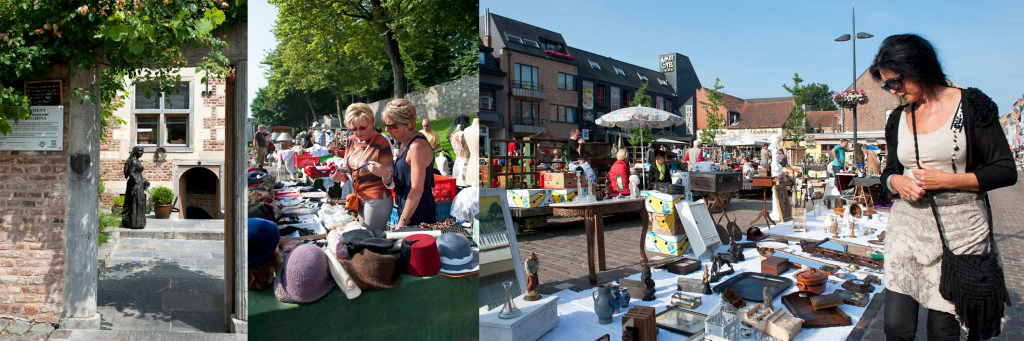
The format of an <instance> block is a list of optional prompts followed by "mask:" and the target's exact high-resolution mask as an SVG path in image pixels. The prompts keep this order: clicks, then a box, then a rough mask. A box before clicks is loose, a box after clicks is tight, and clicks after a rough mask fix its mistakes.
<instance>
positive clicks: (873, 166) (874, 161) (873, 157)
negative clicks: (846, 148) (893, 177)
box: [860, 144, 882, 176]
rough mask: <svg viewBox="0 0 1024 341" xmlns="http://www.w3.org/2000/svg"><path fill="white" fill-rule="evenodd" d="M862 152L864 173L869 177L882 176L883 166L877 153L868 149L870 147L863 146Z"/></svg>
mask: <svg viewBox="0 0 1024 341" xmlns="http://www.w3.org/2000/svg"><path fill="white" fill-rule="evenodd" d="M860 150H861V151H862V152H864V173H866V174H867V175H868V176H877V175H879V174H882V166H881V164H880V163H879V161H878V155H877V154H875V151H873V150H871V149H870V148H868V145H866V144H865V145H861V146H860Z"/></svg>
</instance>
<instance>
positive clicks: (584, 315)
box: [541, 219, 884, 340]
mask: <svg viewBox="0 0 1024 341" xmlns="http://www.w3.org/2000/svg"><path fill="white" fill-rule="evenodd" d="M808 220H810V219H808ZM808 223H810V222H808ZM779 228H781V226H780V227H779ZM775 229H776V228H772V230H775ZM819 229H820V228H819ZM808 230H811V228H810V227H809V228H808ZM790 231H792V230H790ZM772 232H778V231H772ZM794 248H795V249H797V250H799V247H798V246H794ZM727 249H728V247H727V246H722V247H720V248H719V250H718V251H719V252H724V251H726V250H727ZM794 253H798V254H802V253H801V252H794ZM743 255H744V256H746V260H745V261H743V262H740V263H739V264H734V265H733V267H734V268H735V269H736V273H735V274H733V275H730V276H727V277H725V279H722V280H719V282H717V283H722V282H723V281H725V280H726V279H728V278H729V277H732V276H735V275H736V274H739V273H740V272H743V271H749V272H760V270H761V261H760V258H759V255H758V254H757V250H756V249H747V250H746V251H745V252H744V253H743ZM708 257H709V255H706V256H705V257H703V258H702V259H701V261H702V262H703V263H704V264H710V260H709V258H708ZM830 262H832V263H838V262H835V261H830ZM541 271H542V276H543V271H544V270H543V268H542V269H541ZM796 272H797V271H796V270H792V269H791V270H789V271H787V272H786V273H785V274H783V275H782V276H783V277H788V278H790V279H792V280H793V283H794V285H793V286H791V287H790V288H789V289H787V290H786V291H785V292H783V293H782V294H780V295H778V296H776V297H775V301H774V306H775V307H776V308H777V309H778V308H781V309H785V307H784V306H783V305H782V296H784V295H786V294H789V293H791V292H794V291H797V288H796V284H795V283H796V279H795V278H793V275H795V274H796ZM857 275H858V278H864V276H865V274H863V273H858V274H857ZM702 276H703V272H701V271H696V272H693V273H691V274H689V275H686V276H685V277H692V278H701V277H702ZM651 277H652V278H653V279H654V283H655V296H656V297H657V299H655V300H654V301H647V302H645V301H641V300H640V299H639V298H636V297H634V298H633V299H632V300H631V301H630V306H634V305H640V306H653V307H656V308H655V309H656V312H657V313H661V312H662V311H664V310H665V309H666V308H667V307H668V306H669V304H670V297H671V295H672V294H673V293H675V292H676V283H677V279H676V278H677V277H678V275H676V274H673V273H670V272H668V271H665V270H654V271H653V272H652V274H651ZM627 279H633V280H639V279H640V274H639V273H637V274H633V275H631V276H629V277H627ZM830 279H834V280H839V281H840V283H842V281H843V280H840V279H838V278H836V277H830ZM715 284H716V283H712V287H714V285H715ZM883 288H884V287H882V286H881V285H875V292H874V294H877V293H879V292H881V291H882V289H883ZM836 289H842V287H841V286H840V284H834V283H827V285H826V288H825V293H831V292H832V291H834V290H836ZM592 292H593V290H587V291H583V292H574V291H571V290H562V291H560V292H557V293H555V294H554V295H556V296H558V297H559V305H558V316H559V319H560V320H559V324H558V327H556V328H555V329H553V330H551V331H550V332H548V333H547V334H545V335H544V336H543V337H542V338H541V340H596V339H597V338H598V337H601V336H602V335H604V334H611V339H612V340H618V339H621V338H622V315H624V314H625V313H626V312H627V311H628V310H629V308H620V310H619V312H618V313H616V314H615V315H614V316H613V321H612V323H610V324H599V323H597V314H595V313H594V300H593V298H592V296H591V295H592V294H591V293H592ZM874 294H872V297H873V296H874ZM701 300H702V301H703V304H701V306H699V307H697V308H695V309H692V310H694V311H696V312H699V313H704V314H706V313H708V312H709V311H710V310H711V308H713V307H714V306H715V305H717V304H718V302H719V295H717V294H712V295H704V296H703V297H702V298H701ZM753 304H754V303H751V302H750V301H747V307H750V306H752V305H753ZM865 308H866V307H856V306H852V305H842V306H841V307H840V309H842V310H843V312H844V313H846V315H849V316H850V318H851V319H852V321H853V322H852V324H850V325H849V326H843V327H828V328H809V329H803V330H802V331H801V332H800V334H798V335H797V337H796V338H795V340H845V339H846V337H847V336H848V335H849V334H850V332H851V331H852V330H853V327H854V326H856V325H857V321H859V320H860V317H861V315H863V314H864V310H865ZM744 309H746V307H745V308H744ZM685 339H687V337H685V336H683V335H682V334H676V333H673V332H671V331H668V330H666V329H661V328H659V329H658V340H685ZM744 340H747V339H744Z"/></svg>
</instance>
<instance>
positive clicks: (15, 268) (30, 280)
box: [0, 66, 70, 323]
mask: <svg viewBox="0 0 1024 341" xmlns="http://www.w3.org/2000/svg"><path fill="white" fill-rule="evenodd" d="M51 72H52V74H51V75H50V76H49V77H46V78H43V79H63V80H64V93H65V94H69V93H70V89H69V81H68V76H67V75H68V72H67V68H66V67H59V66H58V67H54V68H53V69H52V71H51ZM68 97H69V96H68V95H65V98H64V103H63V104H64V122H65V124H64V148H63V150H61V151H54V152H35V151H0V317H13V318H19V319H27V320H31V321H35V322H46V323H56V322H57V320H58V319H59V318H60V316H61V315H62V311H63V307H64V257H65V255H64V248H65V246H64V241H65V231H66V230H67V229H66V227H65V225H64V223H65V220H66V219H67V187H68V184H67V177H68V170H67V164H68V154H67V150H68V144H67V143H68V124H67V123H68V122H70V120H69V117H70V115H69V114H70V101H69V99H68Z"/></svg>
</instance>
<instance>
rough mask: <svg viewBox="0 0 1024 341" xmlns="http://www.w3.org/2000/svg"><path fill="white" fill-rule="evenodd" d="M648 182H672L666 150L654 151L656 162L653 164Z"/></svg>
mask: <svg viewBox="0 0 1024 341" xmlns="http://www.w3.org/2000/svg"><path fill="white" fill-rule="evenodd" d="M648 174H649V181H648V182H672V175H670V174H669V172H668V164H667V163H666V162H665V151H663V150H656V151H654V164H653V165H651V172H650V173H648Z"/></svg>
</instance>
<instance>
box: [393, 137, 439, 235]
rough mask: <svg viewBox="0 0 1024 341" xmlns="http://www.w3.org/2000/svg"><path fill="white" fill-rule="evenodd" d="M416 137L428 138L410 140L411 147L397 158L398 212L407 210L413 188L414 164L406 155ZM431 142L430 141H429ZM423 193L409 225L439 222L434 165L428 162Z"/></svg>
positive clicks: (396, 197)
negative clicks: (406, 205) (408, 160)
mask: <svg viewBox="0 0 1024 341" xmlns="http://www.w3.org/2000/svg"><path fill="white" fill-rule="evenodd" d="M416 139H423V140H424V141H426V140H427V139H426V138H425V137H423V136H422V135H419V136H416V137H413V138H412V140H410V141H409V148H405V151H403V152H402V155H399V156H398V160H395V202H396V203H397V204H398V214H402V212H404V211H405V201H406V198H408V197H409V191H410V190H412V166H411V165H410V164H409V163H408V162H406V161H405V155H406V154H409V149H411V147H412V143H413V142H415V141H416ZM427 143H428V144H429V142H427ZM423 181H424V184H423V195H422V196H420V203H419V205H416V211H415V212H413V214H412V217H409V221H408V223H407V224H408V225H418V224H421V223H431V224H432V223H436V222H437V204H436V203H435V202H434V192H433V189H434V167H433V165H432V163H431V164H428V166H427V169H426V170H425V171H424V176H423Z"/></svg>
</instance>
